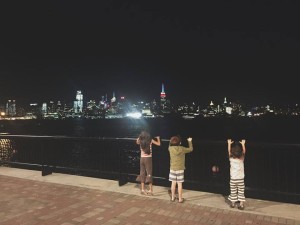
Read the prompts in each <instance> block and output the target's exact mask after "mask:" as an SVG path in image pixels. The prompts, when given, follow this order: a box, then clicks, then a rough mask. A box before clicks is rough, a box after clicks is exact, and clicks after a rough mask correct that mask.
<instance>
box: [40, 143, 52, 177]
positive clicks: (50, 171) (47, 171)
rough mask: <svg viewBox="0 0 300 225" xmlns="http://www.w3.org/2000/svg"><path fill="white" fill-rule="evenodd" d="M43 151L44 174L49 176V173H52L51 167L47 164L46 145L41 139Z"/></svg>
mask: <svg viewBox="0 0 300 225" xmlns="http://www.w3.org/2000/svg"><path fill="white" fill-rule="evenodd" d="M41 149H42V150H41V152H42V176H47V175H49V174H52V170H51V167H50V166H49V165H45V164H46V163H45V162H46V156H45V151H44V145H43V140H41Z"/></svg>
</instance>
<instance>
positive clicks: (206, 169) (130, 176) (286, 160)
mask: <svg viewBox="0 0 300 225" xmlns="http://www.w3.org/2000/svg"><path fill="white" fill-rule="evenodd" d="M168 144H169V143H168V140H162V145H161V146H160V147H157V146H153V175H154V184H155V185H159V186H166V187H167V186H169V185H170V182H169V181H168V175H169V165H170V162H169V160H170V159H169V152H168ZM183 145H187V143H183ZM193 145H194V151H193V152H192V153H189V154H187V155H186V170H185V183H184V188H185V189H191V190H199V191H206V192H213V193H220V194H223V195H228V194H229V160H228V156H227V143H226V141H193ZM246 147H247V153H246V158H245V174H246V177H245V184H246V193H245V195H246V197H249V198H258V199H265V200H274V201H279V202H289V203H296V204H299V203H300V182H299V181H298V180H299V175H300V174H299V173H300V166H299V160H300V145H299V144H270V143H251V142H247V143H246ZM139 158H140V152H139V148H138V146H137V145H136V143H135V139H133V138H104V137H103V138H102V137H101V138H96V137H92V138H87V137H65V136H30V135H0V164H1V165H2V166H8V167H16V168H24V169H34V170H40V171H41V175H43V176H45V175H49V174H51V173H53V172H59V173H66V174H74V175H81V176H90V177H99V178H104V179H112V180H118V181H119V184H120V185H123V184H125V183H126V182H135V178H136V177H137V175H138V173H139Z"/></svg>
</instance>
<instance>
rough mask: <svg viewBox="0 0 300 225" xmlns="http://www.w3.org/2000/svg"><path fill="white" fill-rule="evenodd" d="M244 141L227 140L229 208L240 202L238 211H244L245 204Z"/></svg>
mask: <svg viewBox="0 0 300 225" xmlns="http://www.w3.org/2000/svg"><path fill="white" fill-rule="evenodd" d="M245 143H246V140H241V141H240V142H234V141H232V140H231V139H228V140H227V144H228V156H229V162H230V195H229V196H228V200H229V201H230V202H231V204H230V207H231V208H234V207H235V204H236V202H238V201H239V202H240V204H239V206H238V209H240V210H243V209H244V207H245V206H244V202H245V194H244V192H245V182H244V178H245V172H244V159H245V154H246V147H245Z"/></svg>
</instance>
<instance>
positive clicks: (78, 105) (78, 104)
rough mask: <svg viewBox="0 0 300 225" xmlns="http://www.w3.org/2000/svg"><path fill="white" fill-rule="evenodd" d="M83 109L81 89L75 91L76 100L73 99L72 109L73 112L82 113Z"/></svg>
mask: <svg viewBox="0 0 300 225" xmlns="http://www.w3.org/2000/svg"><path fill="white" fill-rule="evenodd" d="M82 110H83V95H82V93H81V91H77V93H76V100H75V101H74V111H75V113H82Z"/></svg>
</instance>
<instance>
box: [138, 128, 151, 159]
mask: <svg viewBox="0 0 300 225" xmlns="http://www.w3.org/2000/svg"><path fill="white" fill-rule="evenodd" d="M139 139H140V146H141V149H143V151H144V152H145V153H146V154H150V144H151V140H152V138H151V136H150V134H149V133H148V132H147V131H142V132H141V134H140V136H139Z"/></svg>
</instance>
